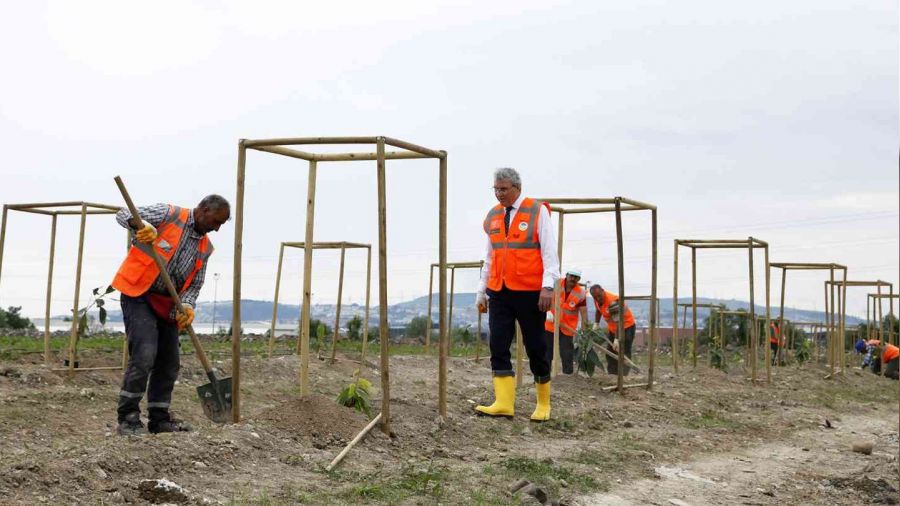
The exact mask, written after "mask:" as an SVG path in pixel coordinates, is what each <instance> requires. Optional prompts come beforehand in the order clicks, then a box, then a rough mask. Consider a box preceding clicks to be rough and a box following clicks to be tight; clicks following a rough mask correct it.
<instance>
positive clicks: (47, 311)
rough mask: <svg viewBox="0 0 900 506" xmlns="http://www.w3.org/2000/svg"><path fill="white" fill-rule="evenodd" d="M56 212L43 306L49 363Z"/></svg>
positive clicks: (51, 224)
mask: <svg viewBox="0 0 900 506" xmlns="http://www.w3.org/2000/svg"><path fill="white" fill-rule="evenodd" d="M56 218H57V216H56V213H54V214H53V218H52V221H51V222H50V260H49V262H48V264H47V303H46V304H45V306H44V363H45V364H47V365H50V300H51V294H52V293H53V257H54V256H55V254H56Z"/></svg>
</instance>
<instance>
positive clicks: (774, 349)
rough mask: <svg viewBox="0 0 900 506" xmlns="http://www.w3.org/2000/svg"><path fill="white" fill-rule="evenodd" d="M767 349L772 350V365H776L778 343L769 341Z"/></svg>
mask: <svg viewBox="0 0 900 506" xmlns="http://www.w3.org/2000/svg"><path fill="white" fill-rule="evenodd" d="M769 349H771V350H772V353H771V354H772V365H778V343H772V342H770V343H769Z"/></svg>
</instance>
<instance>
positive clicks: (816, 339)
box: [785, 320, 825, 364]
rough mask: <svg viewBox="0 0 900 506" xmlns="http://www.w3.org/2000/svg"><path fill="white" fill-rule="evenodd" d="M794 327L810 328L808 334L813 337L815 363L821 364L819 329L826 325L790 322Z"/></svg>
mask: <svg viewBox="0 0 900 506" xmlns="http://www.w3.org/2000/svg"><path fill="white" fill-rule="evenodd" d="M785 321H788V320H785ZM788 323H790V324H791V326H792V327H795V328H801V329H802V328H803V327H809V331H807V334H812V336H813V350H814V351H813V356H814V357H815V363H816V364H818V363H819V329H821V328H825V324H824V323H820V322H788Z"/></svg>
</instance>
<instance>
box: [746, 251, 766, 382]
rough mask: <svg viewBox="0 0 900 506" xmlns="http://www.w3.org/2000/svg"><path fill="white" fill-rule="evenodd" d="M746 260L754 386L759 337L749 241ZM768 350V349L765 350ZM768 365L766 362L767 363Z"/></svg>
mask: <svg viewBox="0 0 900 506" xmlns="http://www.w3.org/2000/svg"><path fill="white" fill-rule="evenodd" d="M747 244H748V246H747V259H748V261H749V262H750V315H749V317H750V321H749V322H747V332H749V333H750V336H749V337H750V348H751V349H750V379H751V382H752V384H754V385H755V384H756V369H757V361H758V359H757V356H756V354H757V352H758V350H759V335H758V334H757V332H756V302H755V300H754V295H755V293H756V290H755V287H754V285H753V281H754V279H753V278H754V276H753V241H752V240H750V241H748V242H747ZM766 350H768V348H766ZM768 357H769V354H768V353H766V360H768ZM767 363H768V362H767Z"/></svg>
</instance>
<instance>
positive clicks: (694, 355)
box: [691, 247, 700, 368]
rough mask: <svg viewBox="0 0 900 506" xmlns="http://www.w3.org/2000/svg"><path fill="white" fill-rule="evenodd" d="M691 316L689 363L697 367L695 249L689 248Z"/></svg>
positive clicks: (698, 346)
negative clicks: (691, 334) (691, 333)
mask: <svg viewBox="0 0 900 506" xmlns="http://www.w3.org/2000/svg"><path fill="white" fill-rule="evenodd" d="M691 314H692V315H693V316H692V321H693V328H694V335H693V340H694V346H693V350H691V363H692V365H693V367H694V368H696V367H697V350H699V348H700V336H698V335H697V248H694V247H691Z"/></svg>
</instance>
